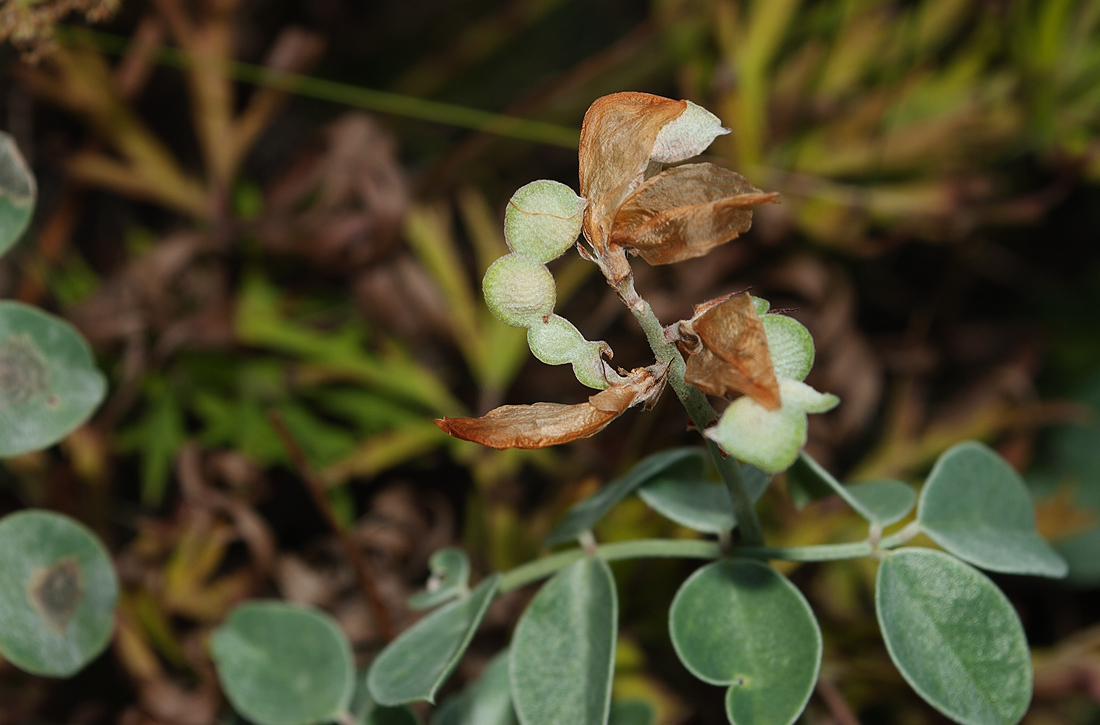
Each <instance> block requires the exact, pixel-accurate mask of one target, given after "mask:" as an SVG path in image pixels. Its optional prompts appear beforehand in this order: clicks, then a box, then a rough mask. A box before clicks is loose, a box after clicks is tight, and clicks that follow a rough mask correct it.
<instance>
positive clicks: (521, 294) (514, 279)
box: [481, 254, 557, 327]
mask: <svg viewBox="0 0 1100 725" xmlns="http://www.w3.org/2000/svg"><path fill="white" fill-rule="evenodd" d="M481 290H482V292H483V293H484V295H485V304H487V305H488V306H489V310H490V311H491V312H492V313H493V314H494V315H496V317H497V319H498V320H500V321H501V322H503V323H504V324H505V325H511V326H512V327H529V326H531V325H533V324H535V323H536V322H541V321H542V319H543V318H545V317H549V316H550V315H551V314H553V312H554V302H555V301H556V300H557V289H556V288H555V286H554V277H553V275H551V274H550V270H548V269H547V268H546V267H545V266H543V265H541V264H539V263H538V262H534V261H532V260H530V259H528V258H526V257H521V256H520V255H518V254H507V255H505V256H503V257H501V258H500V259H498V260H497V261H495V262H493V263H492V264H491V265H489V269H488V270H486V271H485V279H484V280H482V282H481Z"/></svg>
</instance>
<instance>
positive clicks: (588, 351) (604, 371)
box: [573, 342, 622, 390]
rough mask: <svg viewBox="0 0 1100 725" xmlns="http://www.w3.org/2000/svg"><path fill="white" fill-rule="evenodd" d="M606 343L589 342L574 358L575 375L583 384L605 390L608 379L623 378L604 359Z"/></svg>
mask: <svg viewBox="0 0 1100 725" xmlns="http://www.w3.org/2000/svg"><path fill="white" fill-rule="evenodd" d="M605 345H606V343H599V342H589V343H586V344H585V347H584V349H583V350H581V354H579V355H577V356H576V357H575V358H573V375H574V376H575V377H576V378H577V382H579V383H580V384H581V385H587V386H588V387H590V388H595V389H596V390H605V389H606V388H607V386H608V385H609V382H608V380H609V379H610V380H621V379H622V378H621V376H619V375H618V374H617V373H616V372H615V371H614V370H611V366H609V365H607V364H606V363H605V362H604V360H603V347H604V346H605Z"/></svg>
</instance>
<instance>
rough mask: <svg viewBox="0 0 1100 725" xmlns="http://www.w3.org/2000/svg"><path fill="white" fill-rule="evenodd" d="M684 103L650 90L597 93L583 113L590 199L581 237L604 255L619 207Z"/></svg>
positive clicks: (583, 160)
mask: <svg viewBox="0 0 1100 725" xmlns="http://www.w3.org/2000/svg"><path fill="white" fill-rule="evenodd" d="M685 108H687V101H674V100H672V99H670V98H662V97H661V96H654V95H651V94H649V93H635V92H627V93H613V94H611V95H609V96H603V97H602V98H597V99H596V100H595V101H594V102H593V103H592V105H591V106H589V108H588V111H587V112H586V113H585V114H584V123H583V124H582V126H581V140H580V149H579V154H580V187H581V196H583V197H584V198H586V199H588V207H587V208H586V209H585V212H584V225H583V228H584V236H585V237H586V238H587V239H588V241H589V242H590V243H591V244H592V246H593V248H595V250H596V253H597V254H599V255H601V256H602V255H603V254H604V252H605V251H606V249H607V237H608V234H609V233H610V229H611V222H612V220H613V219H614V218H615V213H616V211H618V208H619V206H620V205H621V204H622V203H623V201H624V200H626V198H627V196H629V195H630V192H632V191H634V189H635V188H636V187H637V186H638V184H640V183H641V182H642V177H643V175H644V174H645V170H646V166H648V165H649V157H650V155H651V154H652V152H653V144H654V143H655V142H656V140H657V134H658V133H660V131H661V128H662V127H663V126H664V125H665V124H667V123H668V122H669V121H672V120H673V119H675V118H676V117H677V116H679V115H680V114H681V113H683V112H684V109H685Z"/></svg>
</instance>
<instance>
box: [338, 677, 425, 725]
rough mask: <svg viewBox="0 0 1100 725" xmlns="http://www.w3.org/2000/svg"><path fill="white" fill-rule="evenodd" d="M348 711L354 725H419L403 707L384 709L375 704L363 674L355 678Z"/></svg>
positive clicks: (415, 717)
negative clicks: (349, 710)
mask: <svg viewBox="0 0 1100 725" xmlns="http://www.w3.org/2000/svg"><path fill="white" fill-rule="evenodd" d="M350 709H351V715H352V721H353V722H354V723H355V725H420V718H418V717H417V716H416V713H415V712H413V711H412V710H410V709H409V708H407V707H405V706H404V705H401V706H398V707H386V706H385V705H379V704H378V703H377V702H375V701H374V698H372V697H371V696H370V692H369V691H368V690H367V683H366V676H365V674H364V675H361V676H359V677H357V678H356V688H355V696H354V697H353V698H352V704H351V708H350Z"/></svg>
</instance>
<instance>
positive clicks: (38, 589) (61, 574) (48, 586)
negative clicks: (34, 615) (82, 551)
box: [27, 556, 84, 634]
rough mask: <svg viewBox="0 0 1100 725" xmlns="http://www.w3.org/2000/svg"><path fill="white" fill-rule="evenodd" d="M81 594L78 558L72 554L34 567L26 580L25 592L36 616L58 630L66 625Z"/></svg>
mask: <svg viewBox="0 0 1100 725" xmlns="http://www.w3.org/2000/svg"><path fill="white" fill-rule="evenodd" d="M83 594H84V584H83V577H82V576H81V570H80V562H79V561H77V558H76V557H75V556H67V557H65V558H63V559H61V560H59V561H58V562H57V563H56V564H54V565H53V566H50V567H45V568H41V569H37V570H35V572H34V573H33V574H32V575H31V579H30V582H28V584H27V596H28V598H29V599H30V601H31V604H32V605H34V608H35V610H37V611H38V614H39V616H41V617H42V620H43V621H44V622H45V623H46V624H47V625H48V626H49V627H50V629H53V630H54V631H56V632H60V633H61V634H64V633H65V630H66V628H67V627H68V626H69V620H70V619H72V617H73V614H74V613H75V612H76V608H77V607H78V606H79V605H80V597H81V596H82V595H83Z"/></svg>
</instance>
